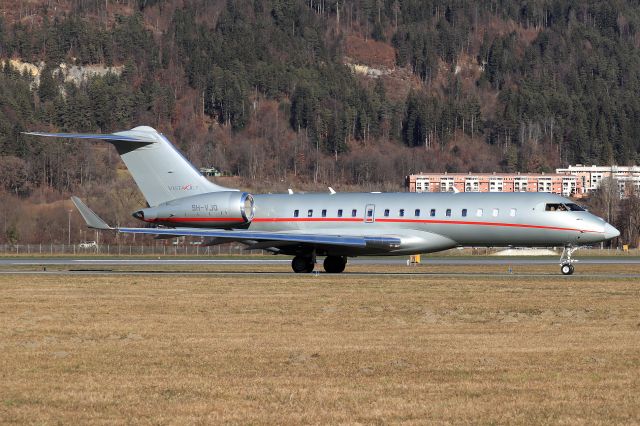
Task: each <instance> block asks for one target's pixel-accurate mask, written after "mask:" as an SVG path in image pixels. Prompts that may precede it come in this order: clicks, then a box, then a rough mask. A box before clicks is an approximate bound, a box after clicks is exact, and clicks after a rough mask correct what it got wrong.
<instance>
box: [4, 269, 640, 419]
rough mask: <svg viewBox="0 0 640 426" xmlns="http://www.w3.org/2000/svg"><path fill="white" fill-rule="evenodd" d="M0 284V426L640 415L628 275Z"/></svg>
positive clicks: (635, 303)
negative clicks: (612, 277)
mask: <svg viewBox="0 0 640 426" xmlns="http://www.w3.org/2000/svg"><path fill="white" fill-rule="evenodd" d="M609 268H610V267H609ZM0 292H1V294H2V298H1V299H0V324H2V325H1V326H0V365H1V369H0V374H1V377H0V422H2V423H11V422H18V423H58V422H60V423H88V422H90V423H114V422H117V423H128V422H141V423H222V422H224V423H237V424H247V423H253V424H264V423H285V424H299V423H356V422H359V423H401V422H404V423H409V424H411V423H414V424H422V423H425V422H436V423H445V422H447V423H448V422H451V423H454V422H455V423H470V422H474V423H585V422H586V423H612V422H613V423H637V422H638V421H640V408H639V407H640V397H639V395H640V379H639V377H640V316H639V312H640V283H639V282H638V280H624V279H615V280H609V281H607V282H604V281H602V280H601V279H598V278H593V279H583V280H578V279H570V280H567V279H565V278H564V277H560V276H549V277H543V278H539V277H523V276H514V277H498V278H495V277H491V276H486V277H482V276H480V277H464V276H451V277H443V276H433V277H429V276H412V275H408V276H401V277H395V276H375V277H371V276H348V275H342V276H329V275H319V276H312V275H306V276H298V275H288V276H284V275H256V276H185V277H176V276H71V277H69V276H55V275H23V276H11V275H3V276H0Z"/></svg>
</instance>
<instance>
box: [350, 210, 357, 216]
mask: <svg viewBox="0 0 640 426" xmlns="http://www.w3.org/2000/svg"><path fill="white" fill-rule="evenodd" d="M356 216H358V210H357V209H353V210H351V217H356Z"/></svg>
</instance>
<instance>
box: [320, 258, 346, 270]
mask: <svg viewBox="0 0 640 426" xmlns="http://www.w3.org/2000/svg"><path fill="white" fill-rule="evenodd" d="M323 266H324V270H325V271H327V273H329V274H339V273H340V272H342V271H344V267H345V266H347V258H346V257H344V256H327V257H326V258H325V259H324V263H323Z"/></svg>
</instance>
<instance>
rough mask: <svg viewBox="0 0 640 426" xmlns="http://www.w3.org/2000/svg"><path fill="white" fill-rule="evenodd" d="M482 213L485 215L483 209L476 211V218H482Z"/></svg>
mask: <svg viewBox="0 0 640 426" xmlns="http://www.w3.org/2000/svg"><path fill="white" fill-rule="evenodd" d="M482 213H483V211H482V209H478V210H476V216H478V217H482Z"/></svg>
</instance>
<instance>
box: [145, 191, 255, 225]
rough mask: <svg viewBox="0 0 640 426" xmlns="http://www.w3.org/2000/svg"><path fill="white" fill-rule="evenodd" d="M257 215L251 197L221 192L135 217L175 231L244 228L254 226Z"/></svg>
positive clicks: (153, 208)
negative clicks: (175, 229)
mask: <svg viewBox="0 0 640 426" xmlns="http://www.w3.org/2000/svg"><path fill="white" fill-rule="evenodd" d="M254 212H255V206H254V202H253V196H252V195H251V194H248V193H246V192H238V191H221V192H210V193H208V194H201V195H193V196H191V197H184V198H178V199H176V200H172V201H167V202H166V203H162V204H159V205H157V206H155V207H149V208H146V209H142V210H138V211H137V212H135V213H133V217H135V218H136V219H140V220H143V221H145V222H150V223H155V224H158V225H165V226H172V227H175V226H188V227H207V228H242V227H244V226H246V225H248V224H249V223H251V221H252V220H253V215H254Z"/></svg>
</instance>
